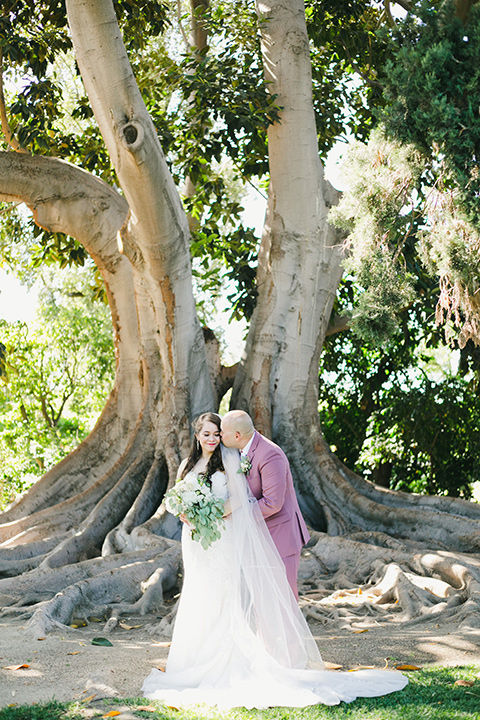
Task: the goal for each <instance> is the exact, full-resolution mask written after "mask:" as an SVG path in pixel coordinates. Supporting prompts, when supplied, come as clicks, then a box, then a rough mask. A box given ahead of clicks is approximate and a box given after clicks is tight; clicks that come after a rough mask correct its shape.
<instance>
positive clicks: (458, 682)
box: [455, 680, 475, 687]
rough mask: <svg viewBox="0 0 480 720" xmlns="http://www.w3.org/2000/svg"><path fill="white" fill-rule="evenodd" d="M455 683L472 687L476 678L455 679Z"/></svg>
mask: <svg viewBox="0 0 480 720" xmlns="http://www.w3.org/2000/svg"><path fill="white" fill-rule="evenodd" d="M455 685H460V686H461V687H472V685H475V681H474V680H455Z"/></svg>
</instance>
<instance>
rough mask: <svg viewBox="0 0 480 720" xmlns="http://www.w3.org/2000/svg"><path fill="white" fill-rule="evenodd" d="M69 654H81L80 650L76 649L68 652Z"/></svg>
mask: <svg viewBox="0 0 480 720" xmlns="http://www.w3.org/2000/svg"><path fill="white" fill-rule="evenodd" d="M67 655H80V650H74V651H73V652H69V653H67Z"/></svg>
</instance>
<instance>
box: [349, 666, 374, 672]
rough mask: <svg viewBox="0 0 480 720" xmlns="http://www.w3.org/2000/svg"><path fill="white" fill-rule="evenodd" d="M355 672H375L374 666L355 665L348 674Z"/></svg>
mask: <svg viewBox="0 0 480 720" xmlns="http://www.w3.org/2000/svg"><path fill="white" fill-rule="evenodd" d="M357 670H375V665H357V667H355V668H352V669H351V670H349V671H348V672H357Z"/></svg>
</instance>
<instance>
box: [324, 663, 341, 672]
mask: <svg viewBox="0 0 480 720" xmlns="http://www.w3.org/2000/svg"><path fill="white" fill-rule="evenodd" d="M325 667H326V668H327V670H340V669H341V668H342V667H343V665H336V664H335V663H330V662H326V663H325Z"/></svg>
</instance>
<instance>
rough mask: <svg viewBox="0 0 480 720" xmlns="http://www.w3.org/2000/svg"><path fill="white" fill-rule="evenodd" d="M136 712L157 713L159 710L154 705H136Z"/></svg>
mask: <svg viewBox="0 0 480 720" xmlns="http://www.w3.org/2000/svg"><path fill="white" fill-rule="evenodd" d="M135 710H142V711H143V712H157V708H155V707H153V705H135Z"/></svg>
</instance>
